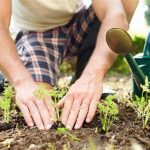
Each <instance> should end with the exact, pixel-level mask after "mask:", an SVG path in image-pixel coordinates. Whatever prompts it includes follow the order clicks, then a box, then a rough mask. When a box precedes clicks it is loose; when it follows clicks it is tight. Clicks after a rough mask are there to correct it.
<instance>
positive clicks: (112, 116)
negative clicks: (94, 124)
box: [98, 95, 119, 132]
mask: <svg viewBox="0 0 150 150" xmlns="http://www.w3.org/2000/svg"><path fill="white" fill-rule="evenodd" d="M113 99H114V96H112V95H110V96H107V97H106V99H105V100H104V101H102V102H100V103H98V111H99V113H100V121H101V123H102V129H103V131H105V132H108V130H109V129H110V127H111V125H112V123H113V122H114V121H115V120H117V119H118V117H117V115H118V114H119V110H118V106H117V104H116V103H115V102H114V101H113Z"/></svg>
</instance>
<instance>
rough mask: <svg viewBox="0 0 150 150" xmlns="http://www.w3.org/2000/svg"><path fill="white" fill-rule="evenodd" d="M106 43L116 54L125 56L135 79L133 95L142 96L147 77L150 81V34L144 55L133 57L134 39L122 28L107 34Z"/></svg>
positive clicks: (113, 29)
mask: <svg viewBox="0 0 150 150" xmlns="http://www.w3.org/2000/svg"><path fill="white" fill-rule="evenodd" d="M106 42H107V44H108V46H109V48H110V49H112V50H113V51H114V52H115V53H118V54H123V55H124V56H125V58H126V60H127V63H128V65H129V67H130V70H131V72H132V77H133V93H134V95H137V96H141V94H142V89H141V85H144V84H145V78H146V76H147V77H148V79H149V80H150V34H149V36H148V39H147V42H146V45H145V48H144V53H140V54H137V55H136V56H135V57H133V56H132V55H131V54H130V52H131V51H133V46H132V39H131V37H130V35H129V34H128V33H127V32H126V31H124V30H123V29H120V28H112V29H110V30H109V31H108V32H107V34H106Z"/></svg>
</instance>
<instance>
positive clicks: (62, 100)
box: [56, 96, 66, 108]
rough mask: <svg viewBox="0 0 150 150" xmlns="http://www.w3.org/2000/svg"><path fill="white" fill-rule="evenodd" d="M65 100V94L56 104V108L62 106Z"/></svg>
mask: <svg viewBox="0 0 150 150" xmlns="http://www.w3.org/2000/svg"><path fill="white" fill-rule="evenodd" d="M65 101H66V96H65V97H63V98H62V99H61V100H60V101H59V102H58V103H57V105H56V107H57V108H63V107H64V104H65Z"/></svg>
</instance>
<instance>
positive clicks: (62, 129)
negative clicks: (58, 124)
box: [57, 128, 81, 141]
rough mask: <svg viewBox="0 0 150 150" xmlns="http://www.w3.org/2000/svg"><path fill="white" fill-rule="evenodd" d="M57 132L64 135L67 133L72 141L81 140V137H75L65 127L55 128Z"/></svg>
mask: <svg viewBox="0 0 150 150" xmlns="http://www.w3.org/2000/svg"><path fill="white" fill-rule="evenodd" d="M57 132H58V133H59V134H66V135H68V137H69V138H70V139H71V140H73V141H81V139H79V138H77V137H76V136H75V135H73V134H71V133H70V132H69V129H67V128H57Z"/></svg>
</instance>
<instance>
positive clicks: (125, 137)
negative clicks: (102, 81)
mask: <svg viewBox="0 0 150 150" xmlns="http://www.w3.org/2000/svg"><path fill="white" fill-rule="evenodd" d="M121 77H122V79H118V78H117V79H116V78H115V77H114V78H115V79H114V80H113V79H112V78H110V76H108V79H106V83H107V82H108V83H109V81H111V82H112V81H113V82H114V81H115V82H116V81H117V82H121V83H120V84H121V85H122V87H127V86H125V84H128V86H129V82H130V81H129V80H130V77H123V76H121ZM112 84H115V83H112ZM109 86H110V85H109ZM120 87H121V86H120ZM120 87H119V88H120ZM129 87H130V86H129ZM115 88H116V86H115ZM115 88H114V89H115ZM115 90H117V89H115ZM118 90H119V89H118ZM118 106H119V112H120V113H119V116H118V117H119V119H118V120H117V121H115V122H114V123H113V125H112V126H111V128H110V130H109V132H107V133H104V132H103V131H102V130H101V123H100V120H99V113H98V112H97V113H96V115H95V117H94V119H93V121H92V122H91V123H90V124H86V123H84V125H83V127H82V128H81V129H79V130H73V131H69V132H70V133H71V134H73V135H75V136H76V137H77V138H79V139H80V140H79V141H75V140H73V139H71V138H70V137H69V136H68V135H67V134H60V133H58V132H57V131H56V129H57V127H58V126H57V125H54V126H53V128H52V129H50V130H49V131H38V130H37V128H36V127H34V128H28V127H27V126H26V124H25V122H24V120H23V118H22V117H21V116H20V115H19V113H18V112H13V114H12V120H11V122H10V123H8V124H3V123H2V114H1V113H0V114H1V115H0V150H8V149H10V150H26V149H27V150H150V125H148V126H147V127H146V129H142V127H141V126H142V125H141V121H140V120H138V119H137V116H136V113H135V112H134V110H133V109H132V108H130V107H128V106H126V105H123V104H121V103H118Z"/></svg>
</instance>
